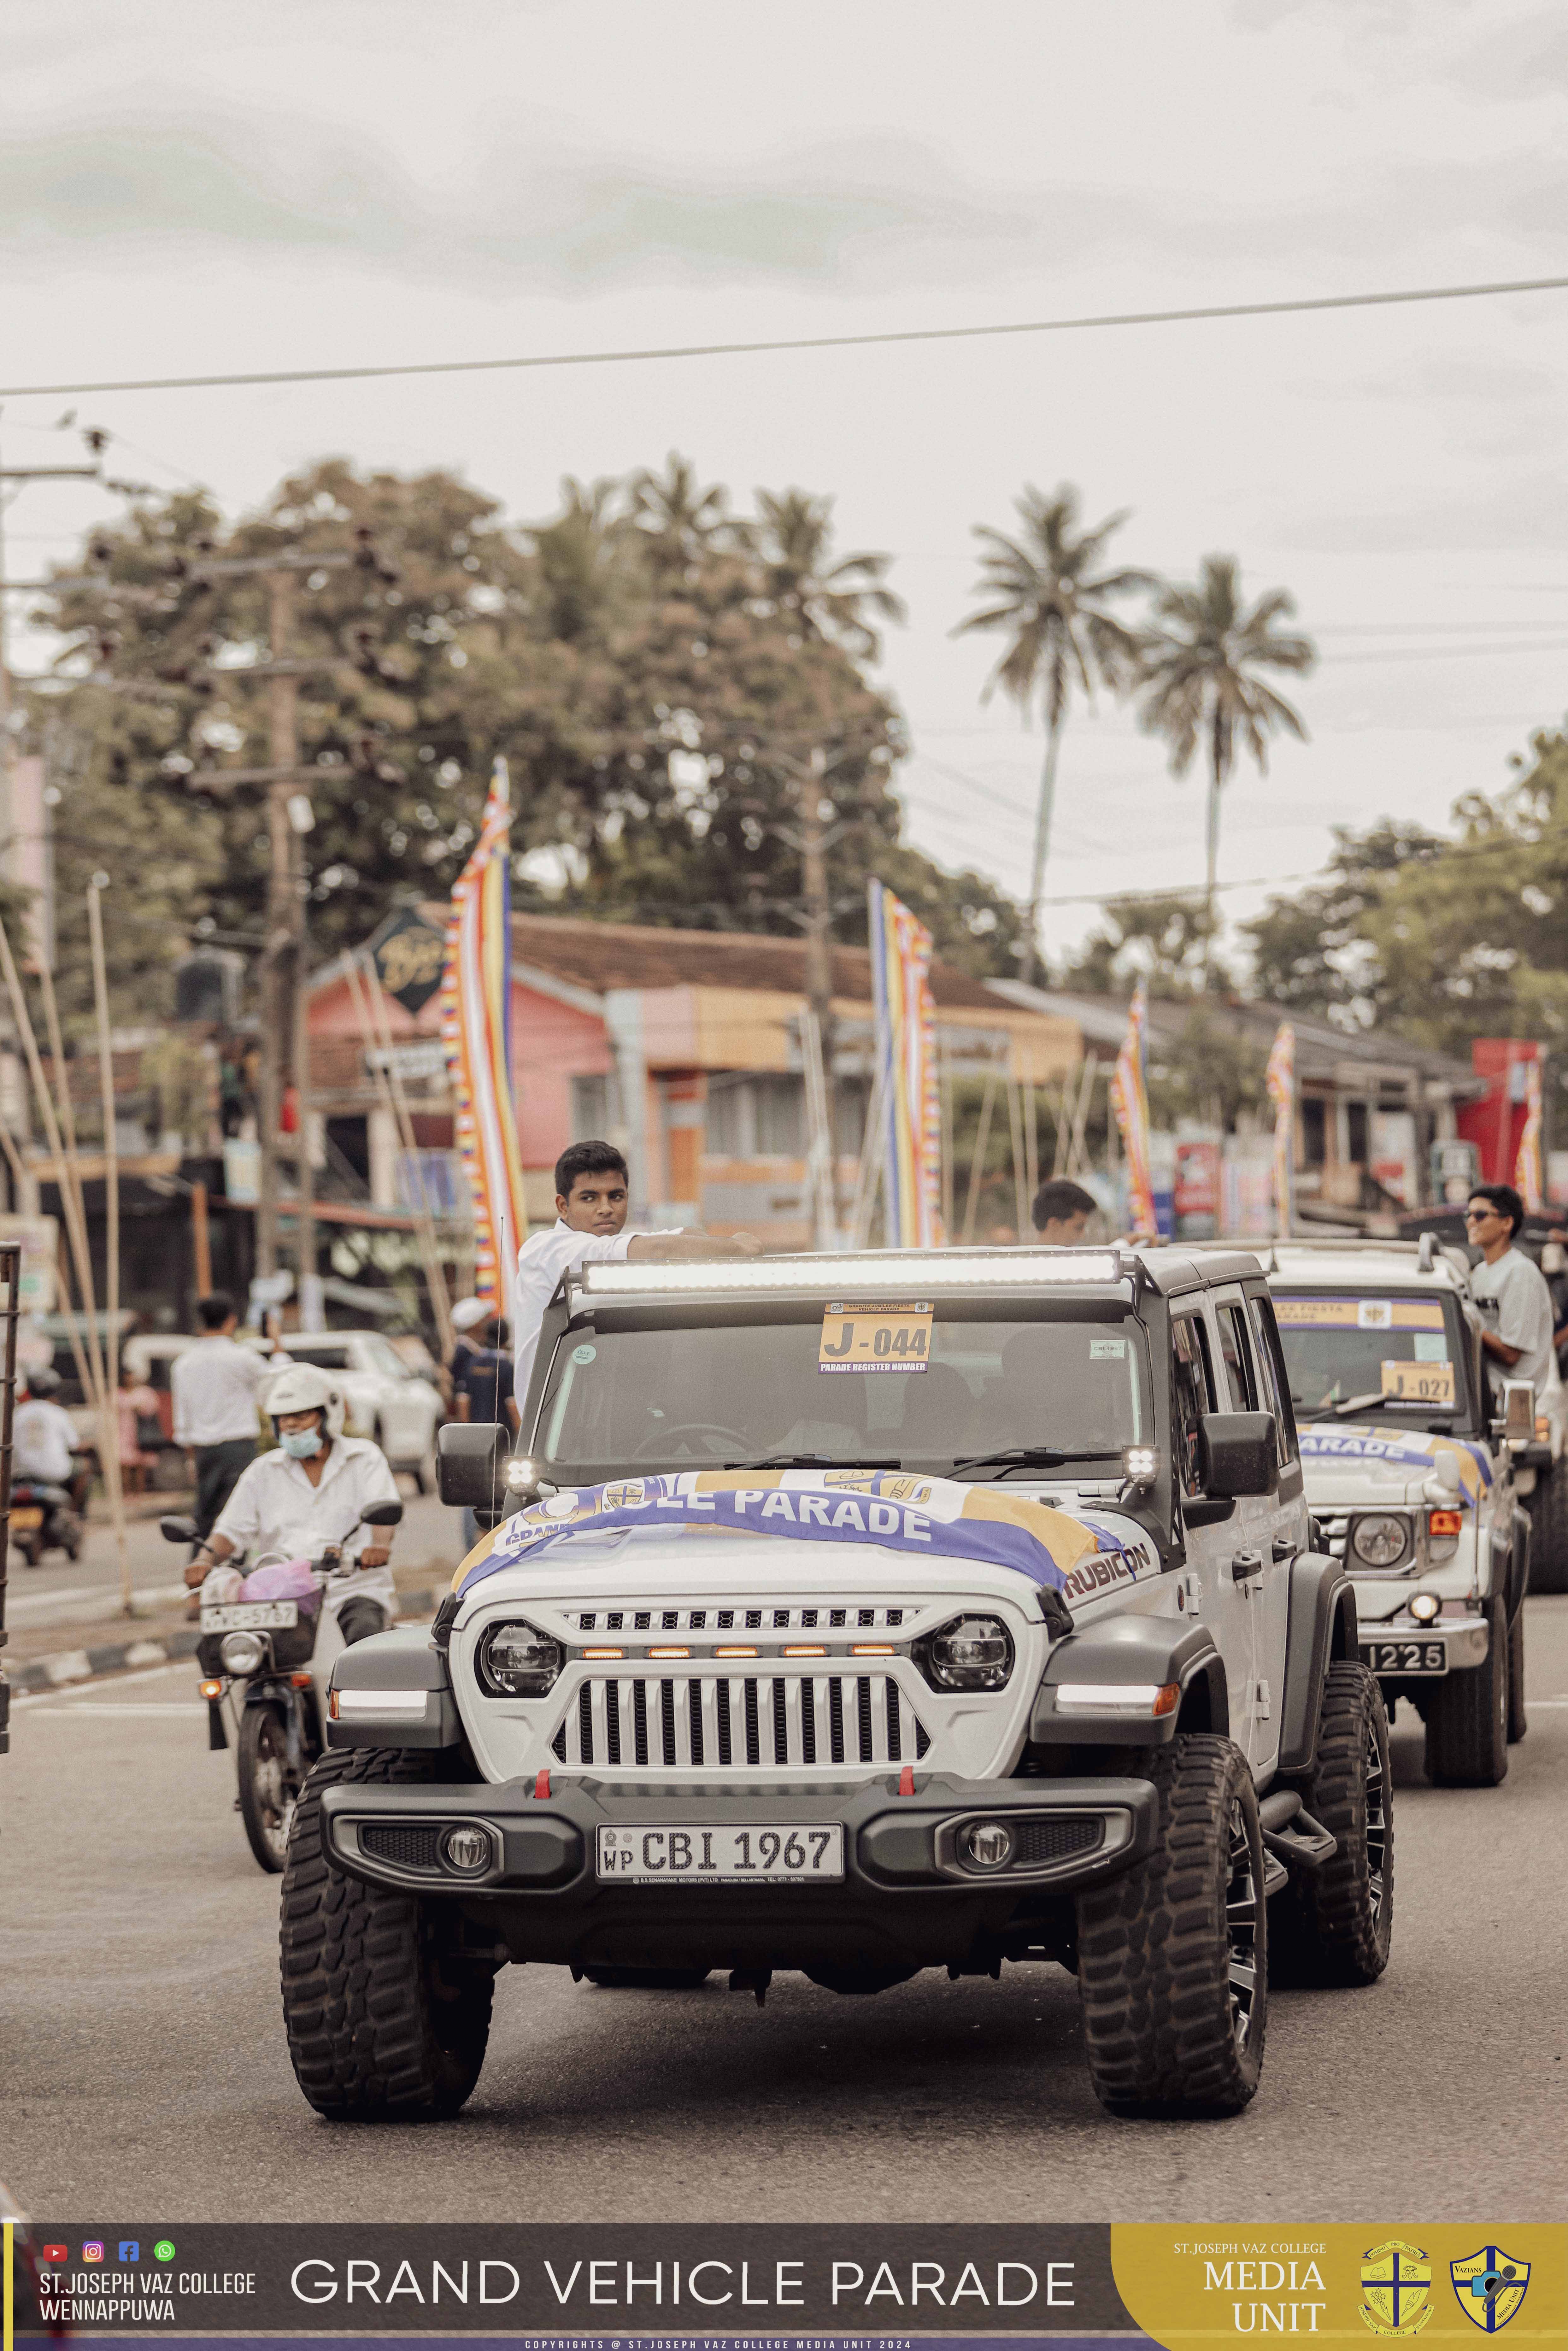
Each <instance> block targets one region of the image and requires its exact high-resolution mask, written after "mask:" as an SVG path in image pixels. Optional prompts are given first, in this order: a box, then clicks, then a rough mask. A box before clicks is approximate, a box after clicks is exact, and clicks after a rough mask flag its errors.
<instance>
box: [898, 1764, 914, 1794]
mask: <svg viewBox="0 0 1568 2351" xmlns="http://www.w3.org/2000/svg"><path fill="white" fill-rule="evenodd" d="M898 1792H899V1794H900V1795H901V1796H913V1795H914V1793H915V1766H914V1764H913V1763H906V1764H905V1765H904V1769H903V1771H901V1772H900V1773H899V1775H898Z"/></svg>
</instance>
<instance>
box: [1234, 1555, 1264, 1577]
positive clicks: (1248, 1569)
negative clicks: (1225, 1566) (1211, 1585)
mask: <svg viewBox="0 0 1568 2351" xmlns="http://www.w3.org/2000/svg"><path fill="white" fill-rule="evenodd" d="M1230 1573H1231V1574H1232V1575H1233V1576H1234V1577H1235V1579H1236V1581H1237V1583H1246V1581H1247V1579H1248V1577H1249V1576H1250V1575H1261V1574H1262V1573H1263V1554H1262V1552H1260V1551H1239V1552H1237V1553H1236V1555H1235V1557H1234V1558H1233V1559H1232V1561H1231V1562H1230Z"/></svg>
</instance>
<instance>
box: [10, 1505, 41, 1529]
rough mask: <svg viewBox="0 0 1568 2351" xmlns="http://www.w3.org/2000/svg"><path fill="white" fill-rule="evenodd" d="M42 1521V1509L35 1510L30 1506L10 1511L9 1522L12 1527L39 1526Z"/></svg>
mask: <svg viewBox="0 0 1568 2351" xmlns="http://www.w3.org/2000/svg"><path fill="white" fill-rule="evenodd" d="M43 1523H44V1514H43V1512H42V1510H33V1509H32V1508H31V1507H30V1506H29V1507H28V1508H27V1509H26V1510H13V1511H12V1513H11V1524H12V1527H13V1529H15V1528H16V1527H41V1526H42V1525H43Z"/></svg>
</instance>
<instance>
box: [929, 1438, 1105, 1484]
mask: <svg viewBox="0 0 1568 2351" xmlns="http://www.w3.org/2000/svg"><path fill="white" fill-rule="evenodd" d="M1121 1458H1122V1455H1121V1451H1120V1448H1119V1447H1118V1449H1117V1450H1116V1451H1114V1452H1111V1453H1062V1452H1060V1451H1058V1449H1057V1447H1055V1446H1053V1445H1004V1446H1003V1447H1001V1449H1000V1451H999V1452H997V1453H972V1454H970V1455H969V1456H968V1458H967V1459H966V1460H963V1461H955V1462H954V1464H953V1469H954V1473H955V1475H956V1473H957V1472H958V1471H959V1470H960V1469H988V1468H991V1466H992V1465H993V1463H994V1464H996V1465H997V1467H998V1472H999V1474H1001V1475H1002V1476H1005V1475H1006V1474H1007V1472H1008V1470H1009V1469H1060V1468H1061V1467H1062V1466H1063V1464H1064V1463H1066V1462H1068V1461H1120V1459H1121Z"/></svg>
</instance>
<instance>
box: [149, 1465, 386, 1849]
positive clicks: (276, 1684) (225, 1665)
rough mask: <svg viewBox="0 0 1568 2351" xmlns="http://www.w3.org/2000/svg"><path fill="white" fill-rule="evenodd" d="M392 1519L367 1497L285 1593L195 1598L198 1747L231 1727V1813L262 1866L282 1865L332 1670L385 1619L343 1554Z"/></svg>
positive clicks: (180, 1534) (180, 1535)
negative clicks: (234, 1796) (365, 1530)
mask: <svg viewBox="0 0 1568 2351" xmlns="http://www.w3.org/2000/svg"><path fill="white" fill-rule="evenodd" d="M401 1518H402V1503H401V1502H372V1503H371V1506H370V1508H369V1509H368V1510H365V1511H364V1512H363V1513H362V1514H361V1517H360V1518H359V1519H358V1520H356V1521H355V1523H354V1525H353V1526H352V1527H350V1530H349V1531H348V1533H347V1534H346V1535H345V1536H344V1537H343V1539H342V1541H340V1542H326V1543H320V1544H319V1545H317V1546H316V1548H315V1549H314V1550H313V1551H311V1552H309V1553H308V1560H307V1562H306V1563H307V1564H308V1570H309V1573H308V1576H303V1577H301V1578H300V1579H298V1581H299V1583H300V1586H301V1588H300V1589H299V1590H298V1592H297V1593H295V1594H294V1595H293V1596H291V1597H287V1598H276V1599H248V1600H245V1599H242V1600H231V1601H215V1602H210V1601H206V1600H204V1602H203V1605H202V1616H201V1637H200V1640H199V1642H198V1644H197V1647H196V1658H197V1662H198V1664H199V1665H200V1667H201V1669H202V1675H203V1680H202V1696H203V1697H204V1698H205V1699H206V1701H207V1745H208V1747H209V1749H212V1750H219V1749H226V1748H227V1747H228V1746H229V1744H230V1736H229V1733H230V1728H231V1725H232V1728H233V1733H234V1739H233V1743H234V1746H235V1750H236V1762H237V1767H238V1780H239V1796H238V1804H239V1811H240V1817H241V1818H242V1820H243V1821H244V1823H245V1833H246V1837H247V1839H248V1840H249V1844H250V1849H251V1851H252V1853H253V1854H254V1855H256V1860H257V1862H258V1863H259V1864H260V1865H261V1867H262V1868H263V1869H265V1870H267V1871H269V1872H272V1873H277V1871H279V1870H281V1869H282V1867H283V1863H284V1855H285V1853H286V1851H287V1844H288V1830H289V1823H291V1821H292V1820H293V1817H294V1806H295V1802H296V1801H297V1799H298V1794H299V1791H300V1789H301V1788H302V1787H303V1786H304V1784H305V1778H306V1774H307V1773H308V1771H309V1769H310V1766H311V1764H312V1763H314V1762H315V1761H316V1759H317V1757H318V1756H319V1755H320V1754H321V1753H322V1752H323V1750H324V1749H325V1747H326V1743H327V1739H326V1723H327V1702H328V1692H329V1685H330V1683H331V1678H332V1667H333V1665H334V1663H335V1661H336V1660H337V1658H338V1656H340V1653H341V1652H342V1651H343V1650H344V1649H346V1648H349V1647H350V1646H352V1644H353V1643H354V1642H355V1641H362V1640H363V1639H365V1637H366V1636H367V1635H369V1634H371V1633H380V1632H384V1631H385V1629H386V1626H387V1625H388V1623H389V1622H390V1618H389V1616H388V1613H387V1610H386V1607H385V1604H384V1603H383V1602H382V1600H381V1599H380V1598H379V1597H376V1596H374V1595H372V1594H371V1593H367V1592H366V1591H365V1590H364V1588H363V1575H362V1571H361V1567H360V1564H359V1562H358V1560H355V1559H346V1558H345V1557H344V1553H345V1552H346V1551H347V1550H348V1548H349V1545H350V1543H351V1542H352V1541H353V1540H354V1537H355V1536H356V1535H357V1534H358V1533H359V1531H360V1529H361V1527H395V1526H396V1525H397V1523H398V1521H399V1520H400V1519H401ZM159 1527H160V1531H161V1532H162V1536H163V1539H164V1541H166V1542H183V1543H191V1542H194V1541H196V1527H195V1522H194V1520H192V1519H188V1518H167V1519H162V1520H160V1521H159ZM281 1564H283V1561H282V1555H281V1553H277V1552H272V1553H264V1554H263V1555H262V1556H261V1557H260V1558H259V1559H257V1560H256V1562H255V1566H254V1567H253V1569H252V1571H251V1573H253V1574H255V1573H257V1572H258V1571H259V1570H260V1569H262V1568H264V1567H267V1566H277V1565H281Z"/></svg>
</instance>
